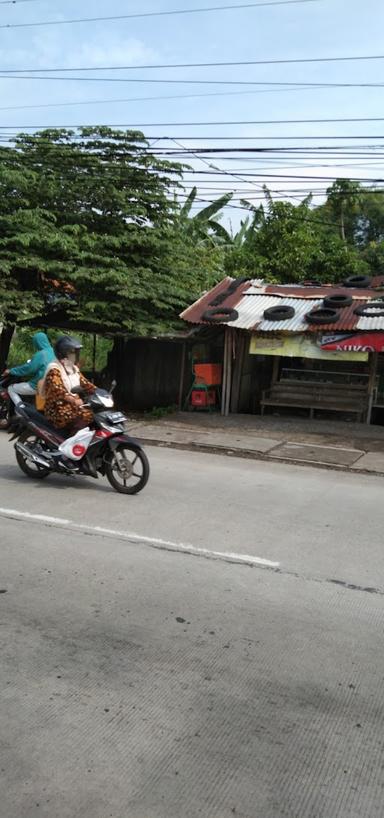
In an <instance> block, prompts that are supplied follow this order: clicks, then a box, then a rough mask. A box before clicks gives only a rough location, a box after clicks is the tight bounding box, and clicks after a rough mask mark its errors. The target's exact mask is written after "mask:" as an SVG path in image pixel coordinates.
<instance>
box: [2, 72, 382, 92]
mask: <svg viewBox="0 0 384 818" xmlns="http://www.w3.org/2000/svg"><path fill="white" fill-rule="evenodd" d="M8 70H9V69H8ZM0 78H1V79H9V80H19V79H23V80H44V81H45V82H48V81H51V82H129V83H132V82H140V83H147V85H148V84H149V85H151V84H152V83H157V84H159V83H161V84H163V85H164V84H165V85H246V86H268V88H270V87H274V86H279V87H282V88H300V89H301V88H383V87H384V81H382V82H281V81H280V82H270V81H266V80H263V81H260V80H258V81H255V80H213V79H212V80H190V79H177V80H174V79H169V78H167V79H157V78H156V79H143V78H141V77H140V78H137V77H135V78H134V79H132V78H129V77H72V76H70V75H69V76H66V77H58V76H47V75H44V76H43V75H41V74H16V73H13V74H11V73H8V74H4V73H0Z"/></svg>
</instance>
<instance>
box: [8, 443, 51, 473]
mask: <svg viewBox="0 0 384 818" xmlns="http://www.w3.org/2000/svg"><path fill="white" fill-rule="evenodd" d="M19 441H20V443H22V444H23V445H24V446H27V447H28V448H30V449H34V448H35V447H36V446H37V445H40V446H41V448H42V449H43V448H44V441H43V440H41V439H40V438H39V437H38V435H34V434H31V432H28V431H25V432H23V433H22V434H21V435H20V437H19ZM16 460H17V463H18V465H19V466H20V468H21V471H23V472H24V474H26V475H27V477H33V478H34V479H35V480H43V479H44V477H48V475H49V473H50V471H51V470H50V469H49V468H46V469H45V468H44V466H40V464H39V463H33V461H32V460H28V458H27V457H25V455H24V454H22V453H21V452H18V451H17V449H16Z"/></svg>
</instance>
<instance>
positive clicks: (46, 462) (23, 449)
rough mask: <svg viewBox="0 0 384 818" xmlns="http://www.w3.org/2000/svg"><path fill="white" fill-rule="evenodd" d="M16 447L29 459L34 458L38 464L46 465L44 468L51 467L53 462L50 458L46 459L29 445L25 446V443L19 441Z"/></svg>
mask: <svg viewBox="0 0 384 818" xmlns="http://www.w3.org/2000/svg"><path fill="white" fill-rule="evenodd" d="M15 449H16V450H17V451H18V452H19V453H20V454H23V455H24V457H25V458H26V459H27V460H32V462H33V463H36V464H37V465H38V466H44V468H46V469H47V468H51V463H50V462H49V460H45V459H44V458H43V457H41V456H40V455H38V454H35V452H33V451H32V450H31V449H29V448H28V446H24V444H23V443H20V442H19V441H18V442H17V443H15Z"/></svg>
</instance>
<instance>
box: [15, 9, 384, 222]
mask: <svg viewBox="0 0 384 818" xmlns="http://www.w3.org/2000/svg"><path fill="white" fill-rule="evenodd" d="M265 1H266V0H264V2H265ZM243 2H244V3H246V2H247V0H243ZM248 2H251V0H248ZM271 2H272V0H271ZM223 5H239V6H240V5H241V2H240V0H141V2H138V0H132V2H129V0H109V2H108V3H105V2H102V0H82V2H81V4H80V3H78V2H75V1H74V0H49V2H48V0H16V2H13V3H11V2H4V0H3V2H1V3H0V43H1V49H0V53H1V57H0V77H1V72H2V71H3V72H4V71H6V70H13V71H15V70H21V71H25V73H23V74H22V75H21V76H20V77H19V78H15V76H13V77H10V76H8V77H4V75H3V78H0V128H1V129H2V133H7V134H9V136H12V134H14V133H16V132H17V131H19V130H25V129H28V130H32V128H33V127H36V128H40V127H44V126H56V125H58V126H75V125H82V124H85V125H88V124H108V125H117V126H122V127H123V126H124V127H127V128H129V127H135V128H139V129H141V130H142V131H143V132H144V133H145V135H146V136H147V137H148V139H149V141H150V142H151V143H153V145H154V147H153V149H154V150H157V149H160V148H162V147H167V148H169V149H171V150H172V149H174V148H175V149H176V148H177V147H178V146H177V145H176V144H175V142H174V141H172V140H176V141H177V143H178V145H179V146H180V145H181V146H184V147H187V148H188V150H189V151H193V150H194V149H196V148H203V149H206V148H207V147H211V148H214V147H216V148H223V147H225V148H227V149H229V150H228V152H227V153H226V154H214V155H213V156H212V155H211V154H206V153H203V155H202V157H201V158H197V157H196V156H195V155H194V154H193V153H189V156H188V162H189V164H190V165H191V166H192V168H193V169H194V171H195V172H194V173H190V174H187V175H186V176H185V184H186V188H187V189H190V187H191V185H193V184H194V183H196V184H197V187H198V198H199V201H198V202H197V203H196V205H195V207H196V208H199V207H202V206H203V203H204V202H208V201H211V200H212V199H215V198H217V197H218V196H219V195H220V193H221V192H225V191H227V190H232V191H233V192H234V197H233V200H232V208H231V212H230V211H229V210H227V211H226V213H227V218H230V219H231V221H233V223H234V224H235V225H236V224H238V223H239V220H240V218H242V217H243V216H244V211H242V210H241V201H240V200H241V198H247V199H248V200H250V201H252V203H253V204H255V205H257V204H258V203H259V202H260V201H261V199H262V196H263V194H262V190H261V188H262V185H263V184H264V183H266V184H267V185H268V187H269V188H270V189H271V190H272V191H273V195H274V197H276V198H289V200H290V201H293V202H297V201H299V200H300V199H302V198H303V195H304V194H305V193H306V192H307V191H308V190H309V189H312V190H313V191H314V194H315V195H314V200H313V201H314V203H320V202H321V201H322V199H323V196H324V191H325V189H326V187H328V186H329V185H330V184H331V183H332V179H333V178H335V177H336V176H353V177H354V178H360V179H363V180H366V179H379V178H381V177H384V168H383V166H382V160H381V156H382V155H384V154H383V153H382V151H381V146H383V147H384V121H383V122H373V121H368V122H329V123H324V122H317V123H309V122H307V123H297V124H288V123H281V124H278V123H270V124H253V123H255V121H257V122H258V123H260V120H292V119H294V120H308V119H334V118H358V117H359V118H364V117H366V118H374V117H380V116H382V115H383V116H384V108H383V105H382V102H383V97H384V59H382V60H369V61H368V60H367V61H364V60H361V61H358V60H356V61H346V62H323V63H322V62H318V63H316V62H312V63H296V64H294V63H293V64H275V65H242V66H218V67H212V66H205V67H201V68H192V67H180V68H164V69H162V68H153V69H151V68H140V66H156V65H162V64H175V63H176V64H180V63H183V64H185V63H199V62H200V63H201V62H205V63H212V62H240V61H243V62H246V61H256V60H259V61H263V60H298V59H315V58H317V57H322V58H325V57H358V56H369V55H376V56H377V55H381V54H382V55H383V56H384V43H383V29H384V4H383V3H382V2H381V0H366V1H365V2H364V3H363V2H361V0H311V1H310V2H308V0H307V2H301V3H293V2H292V3H286V4H279V3H278V2H276V3H274V5H264V6H259V7H258V8H237V9H229V8H228V9H226V10H218V9H217V10H215V11H206V12H204V13H203V12H200V13H193V14H192V13H191V14H188V13H184V14H175V15H164V16H155V17H145V18H144V17H143V18H131V19H127V20H116V21H113V20H110V21H100V22H84V23H78V24H65V25H49V26H31V27H25V28H24V27H19V26H20V24H23V23H39V22H42V21H50V22H53V23H57V22H60V21H64V20H69V19H74V18H79V17H92V18H94V17H98V16H100V17H102V16H113V15H116V16H118V15H129V14H132V15H133V14H144V13H150V12H166V11H171V10H184V11H186V10H187V9H204V8H208V7H209V6H223ZM8 25H9V26H15V27H10V28H6V26H8ZM1 26H4V28H1ZM112 66H132V67H133V66H135V67H136V68H135V69H131V70H129V69H127V70H121V71H111V70H108V67H109V68H111V67H112ZM50 68H58V69H71V68H73V69H81V68H83V69H84V68H94V69H96V68H101V69H103V68H105V70H99V71H96V70H95V71H92V72H81V71H77V72H76V71H73V74H71V72H64V73H63V72H62V73H61V74H60V73H59V72H57V76H60V77H63V79H61V80H52V79H48V78H47V74H44V73H43V74H39V73H38V72H37V73H36V76H35V78H33V79H32V78H31V75H29V76H28V71H30V70H31V69H38V70H40V71H42V70H43V71H44V70H46V69H50ZM51 76H52V75H51ZM71 76H73V77H74V79H70V77H71ZM103 76H104V77H108V78H113V79H114V80H117V79H119V80H124V81H121V82H120V81H119V82H116V81H113V82H109V81H108V82H103V81H102V80H101V77H103ZM39 77H42V78H41V79H40V78H39ZM79 77H83V81H81V80H79V79H78V78H79ZM90 78H93V79H92V81H89V79H90ZM85 79H86V80H87V81H84V80H85ZM94 79H97V81H93V80H94ZM138 80H146V81H145V82H138ZM154 80H157V82H154ZM159 80H162V81H163V80H164V82H158V81H159ZM170 80H174V81H175V80H177V81H178V82H173V83H171V82H170ZM186 80H188V82H185V81H186ZM181 81H183V82H181ZM202 81H203V82H202ZM215 81H216V84H215ZM237 82H238V83H241V82H243V83H244V82H245V83H251V82H254V83H260V85H253V86H252V85H236V84H234V83H237ZM226 83H227V84H226ZM265 83H276V85H269V86H268V85H265ZM281 83H297V86H296V87H294V88H292V87H289V86H285V87H283V86H282V85H281ZM301 83H317V84H322V83H355V84H364V83H383V87H376V88H372V87H371V88H369V87H322V88H321V87H306V88H305V87H303V86H302V85H301ZM166 97H168V98H166ZM67 103H70V104H67ZM250 121H251V123H250V124H233V125H231V124H217V123H227V122H236V123H246V122H247V123H248V122H250ZM195 123H202V124H200V125H197V124H195ZM354 136H358V137H360V138H358V139H351V137H354ZM224 137H225V139H223V138H224ZM324 137H327V138H326V139H324ZM372 137H375V138H372ZM155 140H156V142H155ZM240 146H242V147H247V148H252V149H254V148H256V147H258V148H260V147H262V148H268V149H270V148H271V147H274V148H275V149H278V150H277V151H275V152H274V153H273V154H271V153H270V152H267V153H263V154H262V155H260V154H255V153H248V154H246V155H245V156H244V155H241V154H239V153H238V152H236V151H235V150H234V149H235V148H236V147H237V148H238V147H240ZM335 146H338V148H339V149H338V151H337V152H336V151H335ZM367 146H369V147H367ZM320 147H322V148H323V151H321V150H319V148H320ZM282 148H284V153H282V152H280V151H281V149H282ZM290 148H295V151H294V152H292V151H289V149H290ZM327 148H328V150H327ZM324 149H325V150H324ZM304 150H305V151H306V152H307V153H306V154H304ZM308 152H309V155H308ZM376 153H377V154H379V155H378V156H375V154H376ZM322 154H326V155H325V156H324V155H323V156H322ZM351 154H352V155H351ZM320 157H321V158H320ZM380 163H381V164H380ZM212 164H213V165H214V166H215V168H212ZM216 168H218V170H216ZM196 171H200V172H201V173H198V172H196ZM223 171H225V173H223ZM300 176H301V177H303V178H301V179H300V178H294V177H300ZM284 177H286V178H284ZM319 177H324V178H319ZM325 177H326V178H325ZM316 179H317V181H316ZM378 184H379V183H378ZM381 187H383V188H384V182H383V184H382V185H381Z"/></svg>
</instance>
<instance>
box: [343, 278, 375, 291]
mask: <svg viewBox="0 0 384 818" xmlns="http://www.w3.org/2000/svg"><path fill="white" fill-rule="evenodd" d="M343 284H344V287H354V288H357V289H367V288H369V287H371V286H372V280H371V279H370V278H369V276H349V278H346V279H345V281H343Z"/></svg>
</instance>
